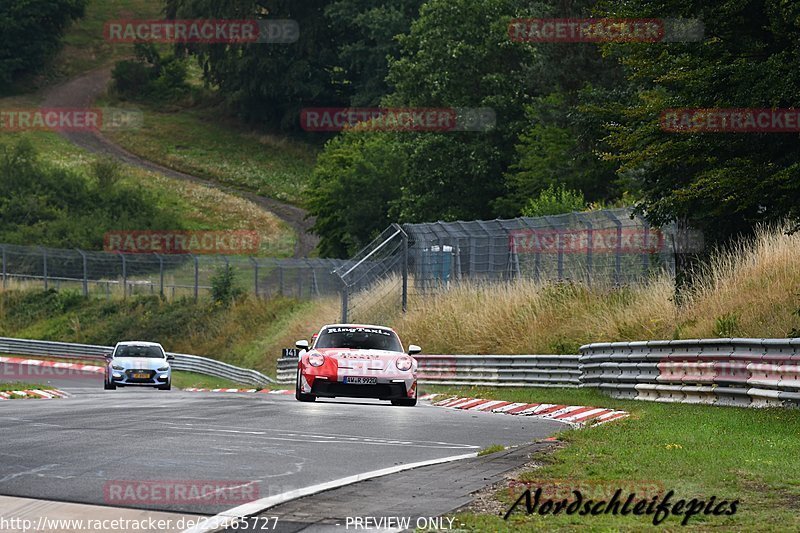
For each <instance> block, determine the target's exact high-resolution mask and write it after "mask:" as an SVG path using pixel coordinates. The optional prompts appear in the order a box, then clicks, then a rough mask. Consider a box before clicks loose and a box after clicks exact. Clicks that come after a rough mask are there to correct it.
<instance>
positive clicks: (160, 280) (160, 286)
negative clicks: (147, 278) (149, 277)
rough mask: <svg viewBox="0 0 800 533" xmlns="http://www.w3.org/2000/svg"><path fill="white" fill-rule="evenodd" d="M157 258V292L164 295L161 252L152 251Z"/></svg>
mask: <svg viewBox="0 0 800 533" xmlns="http://www.w3.org/2000/svg"><path fill="white" fill-rule="evenodd" d="M153 255H155V256H156V257H157V258H158V293H159V294H160V295H161V297H162V298H163V297H164V258H163V257H161V254H157V253H155V252H154V253H153Z"/></svg>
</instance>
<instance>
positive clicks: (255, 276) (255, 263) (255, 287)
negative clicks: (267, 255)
mask: <svg viewBox="0 0 800 533" xmlns="http://www.w3.org/2000/svg"><path fill="white" fill-rule="evenodd" d="M249 259H250V262H251V263H253V272H254V274H253V290H254V292H255V293H256V298H258V261H256V260H255V259H253V258H252V257H250V258H249Z"/></svg>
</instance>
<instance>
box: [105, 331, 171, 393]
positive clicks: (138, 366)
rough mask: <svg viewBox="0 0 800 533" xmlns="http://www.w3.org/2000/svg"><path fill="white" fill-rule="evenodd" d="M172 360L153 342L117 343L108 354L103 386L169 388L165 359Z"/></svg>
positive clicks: (168, 369) (108, 387) (167, 363)
mask: <svg viewBox="0 0 800 533" xmlns="http://www.w3.org/2000/svg"><path fill="white" fill-rule="evenodd" d="M173 359H175V357H173V356H171V355H167V354H166V353H165V352H164V348H163V347H162V346H161V345H160V344H158V343H156V342H139V341H130V342H120V343H117V345H116V346H115V347H114V352H113V353H111V354H110V355H109V357H108V366H107V367H106V378H105V383H104V388H105V389H106V390H114V389H116V388H117V387H127V386H135V387H157V388H158V389H159V390H170V388H171V387H172V369H171V368H170V364H169V362H170V361H171V360H173Z"/></svg>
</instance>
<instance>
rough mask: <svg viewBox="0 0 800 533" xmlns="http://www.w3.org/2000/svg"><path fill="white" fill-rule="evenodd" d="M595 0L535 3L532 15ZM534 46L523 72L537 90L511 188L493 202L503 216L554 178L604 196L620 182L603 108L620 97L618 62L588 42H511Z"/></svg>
mask: <svg viewBox="0 0 800 533" xmlns="http://www.w3.org/2000/svg"><path fill="white" fill-rule="evenodd" d="M595 3H596V0H575V1H570V2H560V3H558V4H554V3H552V2H549V3H546V4H538V5H537V6H536V7H535V10H534V11H535V16H537V17H554V18H586V17H591V14H592V12H591V10H592V8H593V6H594V4H595ZM516 46H519V47H523V48H530V49H533V50H535V54H536V60H535V61H533V62H531V63H530V66H529V71H528V76H527V77H528V79H529V80H531V81H530V91H531V93H533V94H534V95H535V96H534V98H533V100H532V102H531V103H530V104H529V105H527V106H526V108H525V116H526V117H527V119H528V126H527V127H526V129H525V131H523V132H522V134H521V135H520V137H519V142H518V144H517V156H518V159H517V160H516V161H515V162H514V164H513V165H512V167H511V170H510V171H509V172H508V173H507V174H506V183H507V186H508V189H509V193H508V195H507V196H506V197H504V198H502V199H501V200H499V201H498V202H497V207H498V210H499V211H501V212H502V214H504V215H506V216H513V215H515V214H517V213H518V212H519V208H520V206H523V205H525V202H526V201H527V200H528V199H529V198H535V197H536V196H537V195H538V194H539V193H541V192H542V191H544V190H546V189H547V188H548V187H550V186H552V185H558V184H563V185H565V186H566V187H568V188H572V189H578V190H581V191H583V192H584V193H585V194H586V196H587V199H588V200H589V201H609V200H615V199H616V198H618V197H620V195H621V194H622V192H623V191H624V190H625V188H626V185H623V178H618V177H617V176H616V175H615V170H616V165H615V164H614V163H613V162H610V161H606V160H604V159H603V158H602V156H601V154H602V153H604V152H607V151H608V147H607V146H606V144H605V142H604V137H605V136H606V132H605V131H604V122H605V119H606V118H607V117H606V116H605V115H604V114H603V111H604V110H606V109H607V108H608V106H610V105H613V104H614V102H617V101H619V99H620V98H621V97H624V96H625V95H624V90H623V91H620V87H625V84H624V81H625V80H624V77H623V75H622V69H621V68H620V65H619V64H618V63H617V62H616V61H615V60H605V59H604V58H603V57H602V55H601V51H600V49H599V47H598V46H597V45H595V44H592V43H517V44H516Z"/></svg>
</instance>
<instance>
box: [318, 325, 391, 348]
mask: <svg viewBox="0 0 800 533" xmlns="http://www.w3.org/2000/svg"><path fill="white" fill-rule="evenodd" d="M314 347H315V348H345V349H351V350H386V351H389V352H402V351H403V345H402V344H400V339H398V338H397V335H395V333H394V332H392V331H390V330H385V329H377V328H340V327H336V328H325V330H324V331H323V332H322V333H321V334H320V336H319V338H318V339H317V343H316V345H315V346H314Z"/></svg>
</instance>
